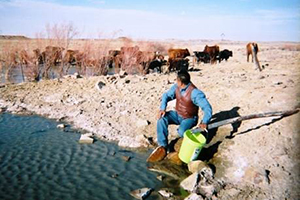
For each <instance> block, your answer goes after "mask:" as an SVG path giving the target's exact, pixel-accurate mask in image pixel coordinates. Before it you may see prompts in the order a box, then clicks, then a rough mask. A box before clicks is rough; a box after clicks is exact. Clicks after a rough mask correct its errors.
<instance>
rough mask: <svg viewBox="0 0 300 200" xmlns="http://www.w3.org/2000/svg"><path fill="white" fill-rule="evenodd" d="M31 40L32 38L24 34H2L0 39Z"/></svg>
mask: <svg viewBox="0 0 300 200" xmlns="http://www.w3.org/2000/svg"><path fill="white" fill-rule="evenodd" d="M1 39H2V40H4V39H5V40H29V39H30V38H28V37H25V36H23V35H0V40H1Z"/></svg>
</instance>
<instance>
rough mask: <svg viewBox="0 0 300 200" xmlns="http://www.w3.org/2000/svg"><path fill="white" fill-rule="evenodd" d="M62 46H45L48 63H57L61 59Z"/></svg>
mask: <svg viewBox="0 0 300 200" xmlns="http://www.w3.org/2000/svg"><path fill="white" fill-rule="evenodd" d="M64 50H65V48H63V47H54V46H47V47H46V50H45V56H46V59H45V60H46V62H47V64H50V65H58V64H59V63H60V62H61V61H62V59H63V51H64Z"/></svg>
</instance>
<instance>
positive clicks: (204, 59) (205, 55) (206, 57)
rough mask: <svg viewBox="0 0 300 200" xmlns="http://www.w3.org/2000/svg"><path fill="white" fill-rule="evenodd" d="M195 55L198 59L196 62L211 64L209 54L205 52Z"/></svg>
mask: <svg viewBox="0 0 300 200" xmlns="http://www.w3.org/2000/svg"><path fill="white" fill-rule="evenodd" d="M194 55H195V58H196V62H197V63H199V62H203V63H209V62H210V56H209V54H208V53H206V52H203V51H194Z"/></svg>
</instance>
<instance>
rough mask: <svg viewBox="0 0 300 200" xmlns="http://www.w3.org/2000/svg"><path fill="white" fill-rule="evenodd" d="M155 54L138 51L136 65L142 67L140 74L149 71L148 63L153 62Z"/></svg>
mask: <svg viewBox="0 0 300 200" xmlns="http://www.w3.org/2000/svg"><path fill="white" fill-rule="evenodd" d="M155 58H156V53H155V52H149V51H139V52H138V54H137V64H138V65H141V66H142V71H143V72H142V73H147V72H148V71H149V66H150V63H151V62H152V61H153V60H155Z"/></svg>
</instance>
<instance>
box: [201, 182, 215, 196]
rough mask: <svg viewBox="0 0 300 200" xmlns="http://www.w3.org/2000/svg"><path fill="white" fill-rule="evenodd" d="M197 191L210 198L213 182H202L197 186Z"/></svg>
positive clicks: (212, 192) (213, 188)
mask: <svg viewBox="0 0 300 200" xmlns="http://www.w3.org/2000/svg"><path fill="white" fill-rule="evenodd" d="M198 191H199V193H200V194H201V195H203V196H205V197H206V198H209V199H210V198H211V197H212V195H213V194H214V192H215V187H214V185H213V184H203V185H199V186H198Z"/></svg>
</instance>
